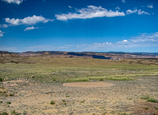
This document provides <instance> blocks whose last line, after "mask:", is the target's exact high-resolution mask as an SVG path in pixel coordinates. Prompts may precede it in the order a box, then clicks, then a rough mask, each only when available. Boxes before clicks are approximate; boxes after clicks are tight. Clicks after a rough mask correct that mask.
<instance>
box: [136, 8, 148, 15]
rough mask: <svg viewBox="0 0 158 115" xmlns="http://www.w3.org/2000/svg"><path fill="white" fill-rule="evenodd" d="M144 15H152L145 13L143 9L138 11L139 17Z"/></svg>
mask: <svg viewBox="0 0 158 115" xmlns="http://www.w3.org/2000/svg"><path fill="white" fill-rule="evenodd" d="M142 14H146V15H150V13H148V12H145V11H141V9H139V10H138V15H142Z"/></svg>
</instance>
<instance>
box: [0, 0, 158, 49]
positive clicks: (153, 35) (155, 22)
mask: <svg viewBox="0 0 158 115" xmlns="http://www.w3.org/2000/svg"><path fill="white" fill-rule="evenodd" d="M157 5H158V1H157V0H0V50H3V51H6V50H7V51H11V52H23V51H78V52H81V51H95V52H108V51H124V52H158V7H157Z"/></svg>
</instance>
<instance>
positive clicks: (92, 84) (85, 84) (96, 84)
mask: <svg viewBox="0 0 158 115" xmlns="http://www.w3.org/2000/svg"><path fill="white" fill-rule="evenodd" d="M113 85H114V84H112V83H105V82H76V83H63V86H65V87H87V88H91V87H110V86H113Z"/></svg>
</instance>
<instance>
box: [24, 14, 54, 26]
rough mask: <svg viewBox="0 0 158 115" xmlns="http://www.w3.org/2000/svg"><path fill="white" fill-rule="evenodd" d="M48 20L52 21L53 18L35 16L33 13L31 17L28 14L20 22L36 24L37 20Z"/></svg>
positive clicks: (44, 21)
mask: <svg viewBox="0 0 158 115" xmlns="http://www.w3.org/2000/svg"><path fill="white" fill-rule="evenodd" d="M48 21H53V20H52V19H46V18H44V17H42V16H36V15H33V16H32V17H29V16H28V17H26V18H24V19H22V20H21V22H22V24H28V25H33V24H36V23H39V22H42V23H47V22H48Z"/></svg>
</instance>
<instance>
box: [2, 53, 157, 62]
mask: <svg viewBox="0 0 158 115" xmlns="http://www.w3.org/2000/svg"><path fill="white" fill-rule="evenodd" d="M32 56H40V57H59V58H60V57H65V58H73V57H85V58H95V59H111V60H120V59H123V58H158V53H145V52H139V53H137V52H136V53H135V52H133V53H131V52H65V51H37V52H33V51H27V52H22V53H17V52H8V51H0V57H1V58H2V57H32Z"/></svg>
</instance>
